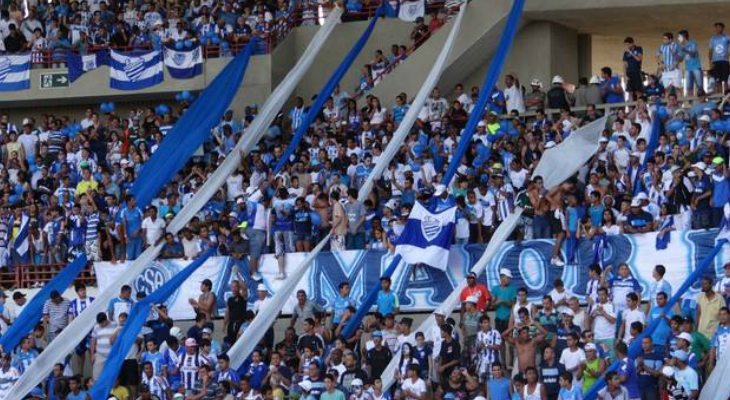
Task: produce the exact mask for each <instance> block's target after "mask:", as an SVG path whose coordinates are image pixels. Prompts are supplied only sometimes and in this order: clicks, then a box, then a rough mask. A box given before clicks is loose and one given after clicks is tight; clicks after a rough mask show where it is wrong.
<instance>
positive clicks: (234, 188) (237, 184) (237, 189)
mask: <svg viewBox="0 0 730 400" xmlns="http://www.w3.org/2000/svg"><path fill="white" fill-rule="evenodd" d="M226 187H227V188H228V191H227V193H226V199H227V200H228V201H234V200H236V197H238V196H241V195H243V175H240V174H239V175H231V176H229V177H228V178H227V179H226Z"/></svg>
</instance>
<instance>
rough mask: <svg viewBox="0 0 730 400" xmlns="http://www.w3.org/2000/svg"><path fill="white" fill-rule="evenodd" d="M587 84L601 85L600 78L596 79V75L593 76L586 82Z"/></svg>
mask: <svg viewBox="0 0 730 400" xmlns="http://www.w3.org/2000/svg"><path fill="white" fill-rule="evenodd" d="M588 83H589V84H591V85H593V84H596V83H601V78H599V77H597V76H596V75H593V76H592V77H591V80H590V81H588Z"/></svg>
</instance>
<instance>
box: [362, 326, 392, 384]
mask: <svg viewBox="0 0 730 400" xmlns="http://www.w3.org/2000/svg"><path fill="white" fill-rule="evenodd" d="M373 344H374V345H373V348H372V349H370V350H368V352H367V366H368V375H369V376H373V377H378V376H382V375H383V372H384V371H385V368H386V367H387V366H388V363H390V359H391V358H392V356H393V354H392V353H391V352H390V349H389V348H388V346H383V333H382V332H380V331H375V332H374V333H373Z"/></svg>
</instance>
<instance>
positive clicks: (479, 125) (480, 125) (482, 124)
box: [477, 121, 487, 128]
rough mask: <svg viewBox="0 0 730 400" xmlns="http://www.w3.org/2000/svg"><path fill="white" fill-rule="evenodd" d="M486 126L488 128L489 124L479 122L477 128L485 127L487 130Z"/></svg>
mask: <svg viewBox="0 0 730 400" xmlns="http://www.w3.org/2000/svg"><path fill="white" fill-rule="evenodd" d="M486 126H487V123H486V122H484V121H479V122H478V123H477V127H483V128H485V127H486Z"/></svg>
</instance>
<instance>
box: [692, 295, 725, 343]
mask: <svg viewBox="0 0 730 400" xmlns="http://www.w3.org/2000/svg"><path fill="white" fill-rule="evenodd" d="M697 306H698V307H699V308H700V310H702V313H701V314H700V320H699V321H698V322H697V331H698V332H700V333H701V334H703V335H705V337H706V338H712V337H714V336H715V331H717V325H718V324H719V323H720V309H721V308H723V307H724V306H725V301H724V300H723V298H722V296H720V295H719V294H717V293H715V298H714V299H712V301H710V300H708V299H707V295H706V294H704V293H702V294H700V295H699V296H698V297H697Z"/></svg>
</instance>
